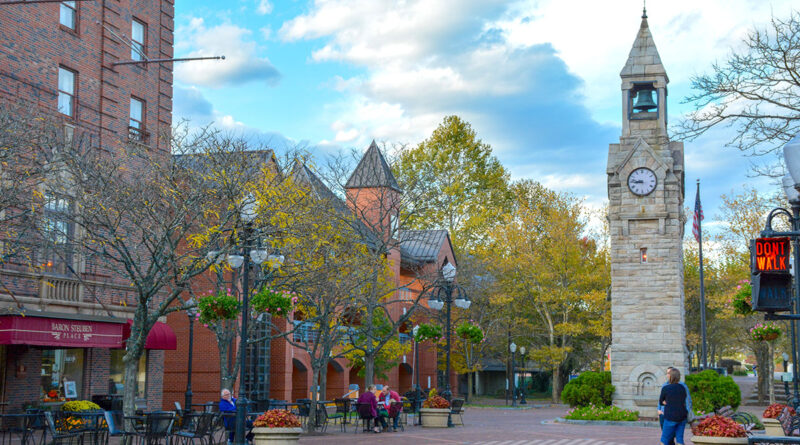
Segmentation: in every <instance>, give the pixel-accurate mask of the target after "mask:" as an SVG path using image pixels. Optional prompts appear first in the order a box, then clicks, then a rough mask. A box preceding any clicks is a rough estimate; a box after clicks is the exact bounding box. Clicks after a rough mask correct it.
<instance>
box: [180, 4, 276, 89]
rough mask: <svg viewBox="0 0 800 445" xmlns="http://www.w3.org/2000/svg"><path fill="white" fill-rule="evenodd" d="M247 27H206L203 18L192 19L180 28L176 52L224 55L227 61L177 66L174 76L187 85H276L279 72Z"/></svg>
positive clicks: (198, 54)
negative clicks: (261, 83)
mask: <svg viewBox="0 0 800 445" xmlns="http://www.w3.org/2000/svg"><path fill="white" fill-rule="evenodd" d="M252 34H253V33H252V32H251V31H250V30H248V29H246V28H241V27H239V26H236V25H233V24H230V23H223V24H220V25H216V26H211V27H207V26H206V24H205V21H204V20H203V19H202V18H193V19H191V20H190V21H189V25H187V26H183V27H178V29H177V30H176V32H175V35H176V36H178V40H177V42H176V44H175V49H176V53H178V54H179V55H180V57H201V56H220V55H224V56H225V60H209V61H198V62H189V63H178V64H176V65H175V77H176V79H177V80H178V81H180V82H183V83H186V84H194V85H202V86H206V87H210V88H221V87H224V86H228V85H239V84H243V83H247V82H253V81H262V82H266V83H267V84H274V83H275V82H277V81H278V79H279V78H280V73H278V70H277V69H276V68H275V67H274V66H273V65H272V63H271V62H270V61H269V59H267V58H266V57H263V56H261V55H260V54H259V48H258V45H257V44H256V42H255V41H253V40H252Z"/></svg>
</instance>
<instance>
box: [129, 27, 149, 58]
mask: <svg viewBox="0 0 800 445" xmlns="http://www.w3.org/2000/svg"><path fill="white" fill-rule="evenodd" d="M146 30H147V25H145V24H144V23H142V22H140V21H138V20H136V19H133V21H131V59H133V60H144V54H145V51H144V48H145V46H144V44H145V41H144V39H145V35H146V34H147V33H146Z"/></svg>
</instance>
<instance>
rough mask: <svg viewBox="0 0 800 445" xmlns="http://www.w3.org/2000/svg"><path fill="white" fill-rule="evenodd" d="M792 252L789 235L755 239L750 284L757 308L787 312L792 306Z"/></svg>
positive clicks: (755, 307)
mask: <svg viewBox="0 0 800 445" xmlns="http://www.w3.org/2000/svg"><path fill="white" fill-rule="evenodd" d="M790 255H791V244H790V242H789V238H758V239H755V240H753V241H752V242H751V245H750V266H751V270H752V276H751V283H750V284H751V287H752V289H753V294H752V302H751V304H752V307H753V310H754V311H762V312H785V311H790V310H791V309H792V276H791V275H790V274H789V268H790V264H789V258H790Z"/></svg>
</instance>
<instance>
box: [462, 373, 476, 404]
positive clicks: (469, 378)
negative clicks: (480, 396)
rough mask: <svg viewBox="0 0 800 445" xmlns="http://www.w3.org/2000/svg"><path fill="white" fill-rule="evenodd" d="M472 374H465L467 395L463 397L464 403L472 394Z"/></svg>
mask: <svg viewBox="0 0 800 445" xmlns="http://www.w3.org/2000/svg"><path fill="white" fill-rule="evenodd" d="M473 374H474V373H472V372H468V373H467V394H466V395H465V396H464V402H469V396H470V395H471V394H472V375H473Z"/></svg>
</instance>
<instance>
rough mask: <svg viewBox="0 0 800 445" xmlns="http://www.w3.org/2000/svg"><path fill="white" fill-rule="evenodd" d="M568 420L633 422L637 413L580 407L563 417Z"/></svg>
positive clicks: (615, 409) (608, 408) (611, 408)
mask: <svg viewBox="0 0 800 445" xmlns="http://www.w3.org/2000/svg"><path fill="white" fill-rule="evenodd" d="M565 417H566V418H567V419H570V420H617V421H625V422H633V421H636V420H638V419H639V411H630V410H627V409H622V408H618V407H616V406H596V405H589V406H582V407H578V408H572V409H571V410H569V411H567V415H566V416H565Z"/></svg>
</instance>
